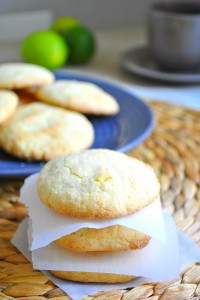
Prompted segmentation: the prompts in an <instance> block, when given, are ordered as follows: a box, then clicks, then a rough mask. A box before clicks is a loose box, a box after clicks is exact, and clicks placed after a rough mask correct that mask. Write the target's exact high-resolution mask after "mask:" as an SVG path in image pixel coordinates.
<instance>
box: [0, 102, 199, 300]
mask: <svg viewBox="0 0 200 300" xmlns="http://www.w3.org/2000/svg"><path fill="white" fill-rule="evenodd" d="M150 105H151V107H152V109H153V111H154V113H155V117H156V126H155V129H154V131H153V133H152V134H151V136H150V137H149V138H148V139H147V140H146V141H145V142H143V143H142V144H141V145H139V146H138V147H137V148H135V149H133V150H132V151H129V152H128V154H129V155H131V156H135V157H137V158H139V159H141V160H143V161H146V162H147V163H149V164H150V165H152V166H153V168H154V169H155V171H156V173H157V175H158V177H159V180H160V182H161V199H162V204H163V208H164V210H165V211H168V212H170V213H171V214H172V215H173V217H174V219H175V222H176V225H177V228H178V229H180V230H182V231H184V232H185V233H186V234H187V235H188V236H190V237H191V238H192V239H193V240H194V241H195V242H196V243H197V245H198V246H199V247H200V112H197V111H193V110H189V109H186V108H183V107H178V106H174V105H172V104H167V103H163V102H151V104H150ZM22 183H23V182H22V181H9V182H8V181H4V182H1V183H0V300H3V299H26V300H43V299H51V300H65V299H66V300H69V299H71V298H70V297H68V296H67V295H66V294H65V293H64V292H62V291H61V290H60V289H59V288H57V287H56V286H55V285H54V284H53V283H52V282H50V281H49V280H48V279H47V278H46V277H45V276H44V275H43V274H42V273H41V272H39V271H36V270H33V269H32V266H31V264H30V263H29V262H28V261H27V260H26V259H25V258H24V257H23V255H22V254H20V253H19V252H18V251H17V250H16V249H15V248H14V246H13V245H11V244H10V238H11V237H12V236H13V234H14V233H15V230H16V228H17V225H18V223H19V222H20V221H21V220H22V218H23V217H24V216H25V215H26V214H27V211H26V209H25V208H24V207H23V206H22V205H21V204H20V203H18V196H19V188H20V186H21V185H22ZM193 297H194V299H200V298H199V297H200V264H198V263H196V264H192V265H190V266H188V267H187V268H185V269H184V270H182V273H181V278H179V279H176V280H172V281H170V282H158V283H149V284H144V285H141V286H139V287H136V288H133V289H127V290H113V291H110V292H99V293H97V294H96V295H93V296H87V297H84V300H137V299H138V300H139V299H143V300H145V299H146V300H147V299H148V300H158V299H159V300H174V299H175V300H181V299H191V298H193ZM75 300H76V299H75Z"/></svg>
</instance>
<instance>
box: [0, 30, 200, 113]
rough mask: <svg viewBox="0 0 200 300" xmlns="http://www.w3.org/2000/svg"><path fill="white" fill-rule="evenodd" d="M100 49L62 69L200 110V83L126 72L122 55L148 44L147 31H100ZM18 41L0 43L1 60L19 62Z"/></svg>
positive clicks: (141, 94)
mask: <svg viewBox="0 0 200 300" xmlns="http://www.w3.org/2000/svg"><path fill="white" fill-rule="evenodd" d="M96 37H97V51H96V53H95V56H94V58H93V59H92V61H91V62H90V63H87V64H85V65H79V66H73V67H71V66H70V67H69V66H66V67H64V68H62V70H63V71H66V72H70V73H78V74H86V75H88V76H92V77H97V78H101V79H104V80H105V79H106V80H109V81H111V82H114V83H117V84H120V85H122V86H123V87H125V88H126V89H128V90H129V91H130V92H131V93H134V94H136V95H138V96H140V97H144V98H149V99H155V100H164V101H168V102H174V103H177V104H182V105H184V106H187V107H191V108H195V109H198V110H200V84H190V85H186V84H185V85H183V84H175V83H171V84H170V83H165V82H159V81H155V80H153V79H152V80H150V79H146V78H142V77H139V76H136V75H134V74H131V73H128V72H126V71H124V70H123V69H122V68H121V66H120V57H121V55H122V54H123V53H124V52H126V51H127V50H128V49H131V48H132V49H133V48H135V47H137V46H140V45H145V44H146V37H145V30H142V29H112V30H106V31H105V30H104V31H97V32H96ZM19 45H20V42H19V41H11V42H6V43H5V42H4V43H3V42H0V62H5V61H7V62H8V61H20V60H21V58H20V52H19Z"/></svg>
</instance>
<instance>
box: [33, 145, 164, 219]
mask: <svg viewBox="0 0 200 300" xmlns="http://www.w3.org/2000/svg"><path fill="white" fill-rule="evenodd" d="M159 191H160V185H159V182H158V180H157V177H156V175H155V173H154V171H153V169H152V168H151V167H150V166H149V165H147V164H145V163H143V162H141V161H139V160H137V159H135V158H131V157H129V156H127V155H125V154H123V153H119V152H116V151H112V150H108V149H91V150H85V151H80V152H76V153H71V154H69V155H66V156H62V157H58V158H56V159H54V160H52V161H50V162H48V163H47V164H46V165H45V166H44V168H43V169H42V170H41V172H40V174H39V178H38V195H39V198H40V200H41V201H42V202H43V203H44V204H46V205H47V206H48V207H50V208H52V209H53V210H54V211H56V212H58V213H61V214H63V215H66V216H71V217H78V218H88V219H109V218H117V217H121V216H126V215H129V214H132V213H134V212H136V211H138V210H140V209H142V208H143V207H145V206H147V205H148V204H150V203H151V202H153V201H154V200H155V199H156V198H157V196H158V194H159Z"/></svg>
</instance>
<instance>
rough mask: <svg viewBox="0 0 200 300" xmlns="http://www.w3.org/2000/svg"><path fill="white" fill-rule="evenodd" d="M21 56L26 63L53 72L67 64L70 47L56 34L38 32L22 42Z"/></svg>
mask: <svg viewBox="0 0 200 300" xmlns="http://www.w3.org/2000/svg"><path fill="white" fill-rule="evenodd" d="M21 54H22V58H23V59H24V61H25V62H27V63H32V64H36V65H40V66H43V67H46V68H48V69H50V70H53V69H56V68H59V67H61V66H63V65H64V64H65V63H66V61H67V58H68V46H67V44H66V42H65V40H64V39H63V38H62V37H61V36H60V35H59V34H58V33H56V32H53V31H50V30H48V31H36V32H33V33H31V34H29V35H28V36H27V37H25V38H24V40H23V41H22V44H21Z"/></svg>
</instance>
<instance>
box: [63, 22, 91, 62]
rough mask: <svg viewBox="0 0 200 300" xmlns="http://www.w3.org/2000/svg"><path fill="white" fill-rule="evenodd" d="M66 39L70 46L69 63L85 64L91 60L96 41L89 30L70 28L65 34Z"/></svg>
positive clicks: (77, 27)
mask: <svg viewBox="0 0 200 300" xmlns="http://www.w3.org/2000/svg"><path fill="white" fill-rule="evenodd" d="M64 38H65V40H66V43H67V45H68V46H69V57H68V62H69V63H72V64H83V63H86V62H87V61H88V60H90V59H91V57H92V56H93V54H94V52H95V48H96V40H95V36H94V34H93V32H92V31H91V30H90V29H89V28H86V27H83V26H76V27H72V28H69V29H68V30H66V32H65V33H64Z"/></svg>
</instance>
